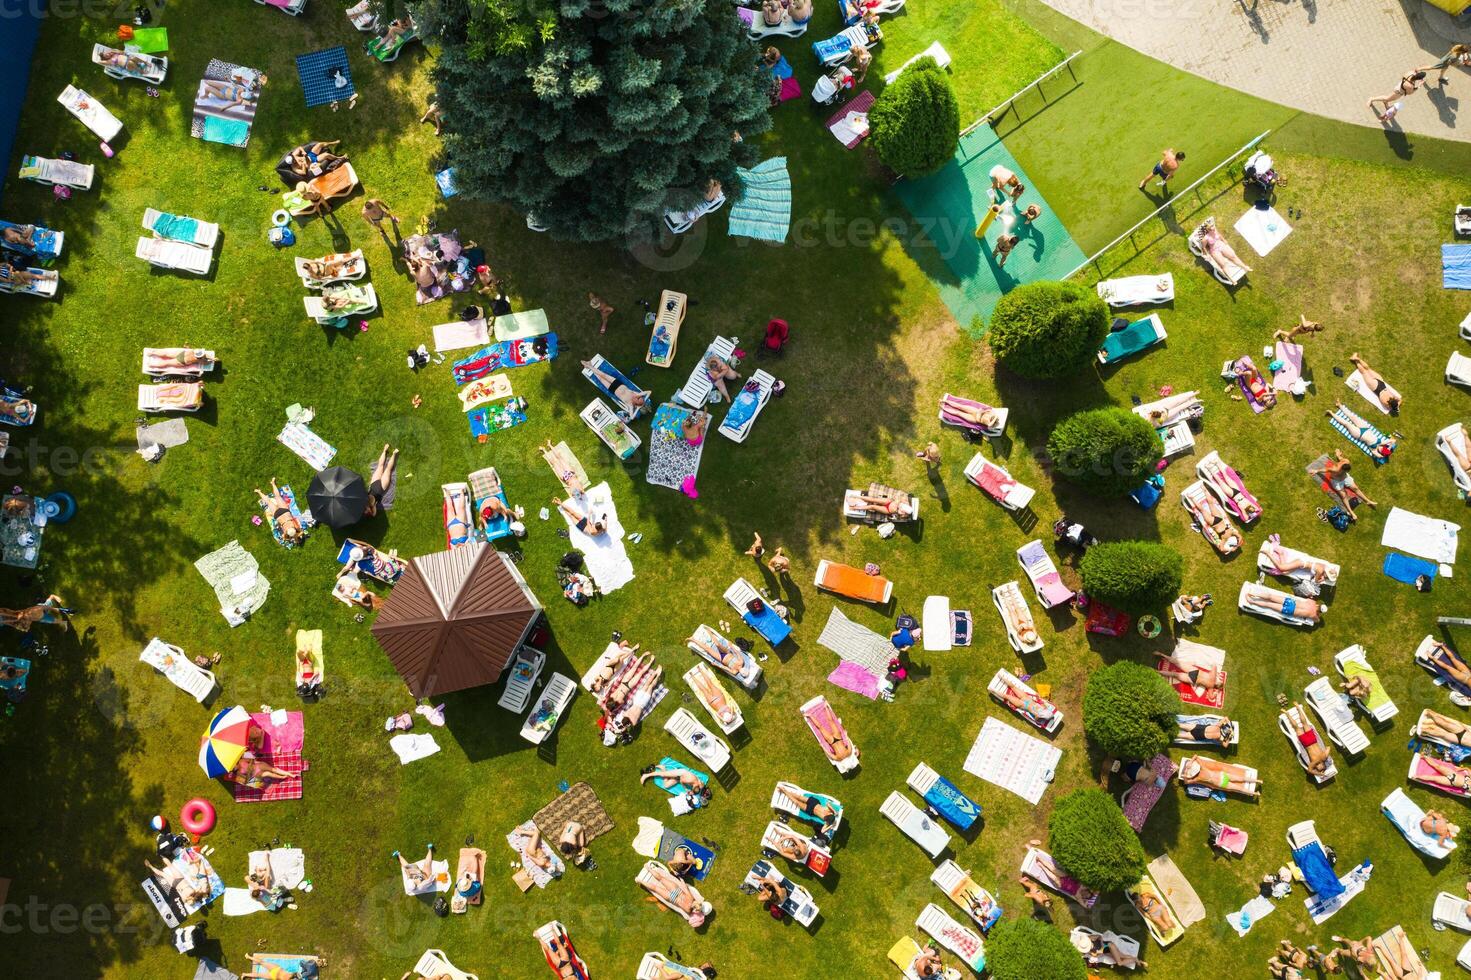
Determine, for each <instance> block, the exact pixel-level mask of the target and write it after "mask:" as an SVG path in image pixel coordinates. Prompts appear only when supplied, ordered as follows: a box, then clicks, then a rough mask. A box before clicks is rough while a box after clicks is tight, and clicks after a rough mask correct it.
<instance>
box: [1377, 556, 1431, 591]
mask: <svg viewBox="0 0 1471 980" xmlns="http://www.w3.org/2000/svg"><path fill="white" fill-rule="evenodd" d="M1437 571H1438V569H1437V568H1436V567H1435V562H1433V561H1426V560H1425V559H1423V558H1411V557H1410V556H1409V555H1402V554H1400V553H1399V552H1397V551H1391V552H1390V553H1389V554H1387V555H1385V556H1384V574H1385V575H1388V576H1389V577H1390V578H1392V579H1394V580H1395V581H1396V582H1404V583H1405V584H1406V585H1414V584H1415V579H1417V578H1419V577H1420V576H1421V575H1424V576H1425V577H1426V578H1429V579H1430V580H1431V581H1434V580H1435V575H1436V572H1437Z"/></svg>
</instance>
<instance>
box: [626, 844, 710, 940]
mask: <svg viewBox="0 0 1471 980" xmlns="http://www.w3.org/2000/svg"><path fill="white" fill-rule="evenodd" d="M644 870H645V871H646V872H647V875H646V876H645V880H642V881H640V882H639V884H640V885H642V886H643V887H644V889H645V890H646V891H648V893H649V894H650V895H653V896H654V897H655V898H657V899H658V900H659V901H660V902H662V903H664V904H665V905H668V906H670V907H671V908H673V909H675V910H676V911H677V912H679V913H680V914H681V915H683V916H684V917H685V918H686V919H688V920H689V923H690V925H692V926H694V927H695V928H696V929H698V928H699V927H700V926H702V925H704V924H705V918H706V917H707V916H708V915H710V913H711V912H713V911H715V909H714V907H712V906H711V905H710V903H709V902H707V901H705V899H704V897H703V896H701V895H700V893H699V892H697V891H695V888H694V886H693V885H691V884H689V883H688V882H684V881H680V880H679V879H678V878H676V877H675V876H674V875H673V874H671V873H670V871H669V869H668V868H666V867H663V866H662V865H659V864H656V863H654V862H652V861H651V862H649V863H648V864H646V865H644Z"/></svg>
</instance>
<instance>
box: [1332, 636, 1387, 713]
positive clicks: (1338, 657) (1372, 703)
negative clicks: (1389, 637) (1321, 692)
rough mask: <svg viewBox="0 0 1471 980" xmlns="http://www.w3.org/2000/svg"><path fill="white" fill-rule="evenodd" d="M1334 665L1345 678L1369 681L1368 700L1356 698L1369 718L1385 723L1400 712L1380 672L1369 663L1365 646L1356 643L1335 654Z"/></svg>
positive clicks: (1360, 707) (1356, 701)
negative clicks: (1358, 678)
mask: <svg viewBox="0 0 1471 980" xmlns="http://www.w3.org/2000/svg"><path fill="white" fill-rule="evenodd" d="M1333 666H1334V667H1336V668H1337V669H1338V673H1339V676H1341V677H1342V678H1343V679H1344V680H1346V681H1348V680H1353V679H1354V678H1355V677H1362V678H1364V679H1365V680H1366V681H1368V682H1369V697H1368V699H1367V700H1362V701H1361V700H1359V699H1357V698H1355V699H1354V700H1355V703H1357V704H1358V706H1359V710H1361V711H1363V712H1364V714H1366V715H1368V716H1369V718H1370V719H1371V720H1373V721H1375V722H1378V723H1381V724H1382V723H1384V722H1386V721H1388V720H1389V719H1391V718H1393V717H1394V716H1395V715H1397V714H1399V708H1398V707H1397V706H1396V705H1395V703H1394V702H1393V701H1391V700H1390V698H1389V693H1388V692H1387V691H1385V690H1384V684H1383V682H1382V681H1380V679H1379V674H1378V673H1377V672H1376V671H1375V670H1374V668H1373V667H1371V666H1370V665H1369V657H1368V654H1367V653H1365V652H1364V648H1363V647H1362V646H1361V645H1359V644H1357V643H1355V644H1354V645H1353V646H1351V647H1347V648H1345V649H1343V650H1340V651H1338V653H1336V654H1334V656H1333Z"/></svg>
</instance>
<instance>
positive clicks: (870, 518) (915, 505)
mask: <svg viewBox="0 0 1471 980" xmlns="http://www.w3.org/2000/svg"><path fill="white" fill-rule="evenodd" d="M863 493H864V492H863V491H862V490H858V489H855V488H853V487H849V488H848V489H847V490H845V491H844V492H843V516H844V517H846V518H847V519H848V520H850V521H863V522H864V523H865V524H884V523H890V524H910V523H913V522H914V521H917V520H919V498H918V497H916V496H914V494H912V493H907V492H906V493H905V496H907V497H908V498H909V500H908V504H909V513H908V514H907V515H905V514H879V513H876V512H874V511H870V510H865V509H864V508H862V507H860V506H858V504H859V503H860V500H859V498H860V497H862V496H863Z"/></svg>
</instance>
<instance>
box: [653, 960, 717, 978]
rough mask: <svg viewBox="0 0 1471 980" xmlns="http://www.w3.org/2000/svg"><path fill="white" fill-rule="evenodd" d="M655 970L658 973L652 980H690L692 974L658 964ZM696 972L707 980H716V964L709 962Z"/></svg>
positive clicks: (702, 964)
mask: <svg viewBox="0 0 1471 980" xmlns="http://www.w3.org/2000/svg"><path fill="white" fill-rule="evenodd" d="M655 969H656V970H658V972H657V973H655V974H654V975H653V978H652V980H690V974H689V972H688V970H687V969H686V970H676V969H674V968H673V967H671V966H666V965H665V964H664V963H659V964H657V965H656V966H655ZM695 972H696V973H697V974H698V975H699V976H702V977H704V978H705V980H715V964H714V963H711V962H710V961H709V960H706V961H705V962H704V963H701V964H700V965H699V966H698V967H696V968H695Z"/></svg>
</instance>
